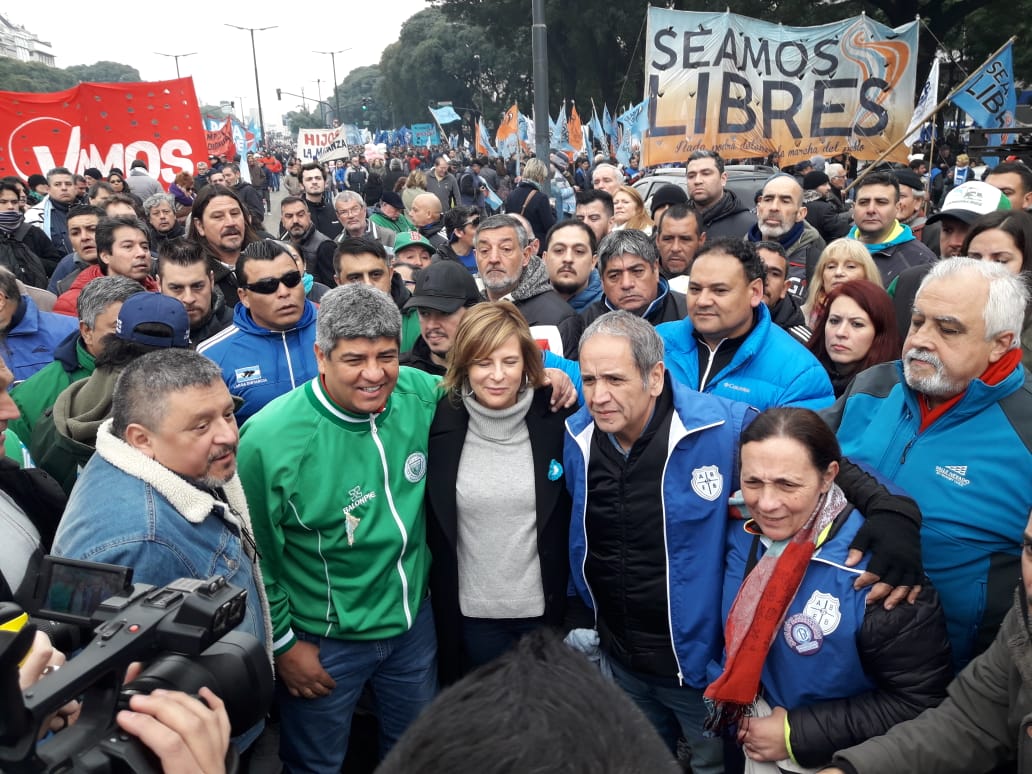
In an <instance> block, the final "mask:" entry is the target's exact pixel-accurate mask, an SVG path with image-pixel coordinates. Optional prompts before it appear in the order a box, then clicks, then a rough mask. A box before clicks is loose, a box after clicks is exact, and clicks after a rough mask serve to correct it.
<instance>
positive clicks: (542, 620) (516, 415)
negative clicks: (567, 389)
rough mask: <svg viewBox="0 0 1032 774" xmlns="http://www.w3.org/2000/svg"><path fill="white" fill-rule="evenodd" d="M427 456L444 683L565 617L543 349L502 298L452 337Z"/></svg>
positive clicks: (563, 547) (558, 430)
mask: <svg viewBox="0 0 1032 774" xmlns="http://www.w3.org/2000/svg"><path fill="white" fill-rule="evenodd" d="M441 386H442V387H443V388H444V390H445V394H444V396H443V397H442V398H441V400H440V402H439V403H438V404H437V413H436V414H435V416H434V421H433V425H432V426H431V428H430V445H429V448H428V451H427V461H428V463H427V464H428V468H427V488H426V492H427V496H426V503H427V543H428V545H429V547H430V552H431V554H432V555H433V558H434V561H433V564H432V565H431V568H430V588H431V590H432V592H433V603H434V617H435V619H436V622H437V639H438V649H437V653H438V672H439V676H440V679H441V682H442V684H447V683H450V682H454V681H455V680H457V679H458V678H459V677H461V676H462V675H463V674H464V673H465V672H467V671H469V670H470V669H472V668H473V667H476V666H479V665H480V664H484V663H486V662H488V661H490V660H492V659H493V658H495V657H496V656H498V655H500V654H501V653H503V652H504V651H506V650H508V649H509V648H510V647H512V645H513V644H515V643H516V641H517V640H519V638H520V637H521V636H522V635H524V634H526V633H527V632H529V631H531V630H533V629H536V628H538V627H541V626H547V625H558V624H559V623H561V621H562V619H563V613H564V611H565V604H566V586H567V580H568V577H569V556H568V550H569V549H568V540H569V528H570V496H569V493H568V492H567V490H566V486H565V484H564V480H563V468H562V465H561V464H560V462H559V461H560V460H562V458H563V455H562V452H563V436H564V431H565V426H564V421H565V419H566V417H567V416H569V414H571V413H572V410H570V409H567V410H561V411H557V412H553V411H552V410H551V407H550V400H551V397H552V388H551V387H550V386H548V385H547V384H546V375H545V371H544V368H543V367H542V362H541V351H540V350H539V349H538V347H537V346H536V344H535V343H534V339H533V337H532V336H531V333H530V328H529V327H528V326H527V323H526V320H524V319H523V316H522V315H521V314H520V313H519V311H518V310H517V309H516V307H515V306H514V305H513V304H512V303H511V302H509V301H498V302H494V303H488V302H485V303H480V304H477V305H476V306H473V307H470V308H469V309H468V310H467V311H466V313H465V314H464V315H463V317H462V321H461V322H460V323H459V326H458V329H457V330H456V333H455V343H454V345H453V346H452V349H451V352H449V355H448V371H447V373H446V374H445V377H444V381H443V382H442V385H441Z"/></svg>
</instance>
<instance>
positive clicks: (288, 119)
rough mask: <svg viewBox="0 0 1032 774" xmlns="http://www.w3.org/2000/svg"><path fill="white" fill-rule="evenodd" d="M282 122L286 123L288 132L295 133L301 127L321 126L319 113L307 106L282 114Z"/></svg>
mask: <svg viewBox="0 0 1032 774" xmlns="http://www.w3.org/2000/svg"><path fill="white" fill-rule="evenodd" d="M283 123H284V124H286V125H287V128H288V129H289V130H290V134H293V135H296V134H297V133H298V131H299V130H301V129H312V128H314V127H318V126H322V124H320V123H319V115H318V114H317V113H313V112H311V111H310V110H308V108H305V109H303V110H291V111H290V112H289V113H286V114H285V115H284V116H283Z"/></svg>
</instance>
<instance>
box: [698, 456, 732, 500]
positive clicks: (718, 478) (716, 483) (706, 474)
mask: <svg viewBox="0 0 1032 774" xmlns="http://www.w3.org/2000/svg"><path fill="white" fill-rule="evenodd" d="M692 490H693V491H694V492H695V494H697V495H698V496H699V497H701V498H702V499H704V500H709V501H710V502H712V501H713V500H716V499H717V498H718V497H720V493H721V492H723V491H724V476H723V475H721V473H720V468H718V467H717V466H716V465H703V466H702V467H701V468H696V469H695V470H693V471H692Z"/></svg>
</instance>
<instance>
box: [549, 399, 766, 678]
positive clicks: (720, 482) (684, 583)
mask: <svg viewBox="0 0 1032 774" xmlns="http://www.w3.org/2000/svg"><path fill="white" fill-rule="evenodd" d="M753 416H755V413H754V411H753V410H752V409H750V408H749V407H748V406H746V405H745V404H743V403H738V402H733V401H728V400H724V399H721V398H715V397H712V396H707V395H699V394H698V393H696V392H693V391H692V390H690V389H688V388H687V387H684V386H683V385H679V384H677V382H676V381H673V415H672V416H671V421H670V434H669V440H668V442H667V459H666V464H665V466H664V469H663V474H662V492H661V493H657V494H661V495H662V503H663V514H664V515H663V519H664V523H663V529H664V545H665V549H666V557H667V561H666V567H665V568H656V570H657V572H659V571H662V572H664V573H665V575H666V597H667V600H666V602H667V605H668V609H669V621H670V630H671V636H672V639H673V642H672V645H673V650H674V654H675V657H676V659H677V666H678V671H679V675H678V677H679V678H680V679H681V680H682V681H683V682H684V683H686V684H688V685H690V686H691V687H693V688H704V687H705V686H706V668H707V665H708V664H709V663H710V661H711V660H713V659H714V658H716V657H717V656H718V655H719V653H720V648H721V620H720V615H719V610H720V596H721V586H722V581H723V575H724V540H725V537H726V534H727V524H728V506H727V499H728V495H729V494H730V493H731V492H732V491H734V490H735V489H737V487H738V484H737V482H738V470H737V463H736V460H737V454H738V438H739V436H740V435H741V432H742V430H743V429H744V428H745V426H746V425H747V424H748V423H749V421H751V419H752V417H753ZM595 432H596V426H595V423H594V421H593V420H592V418H591V414H590V413H589V411H588V409H587V407H583V408H581V409H580V410H579V411H578V412H577V413H576V414H575V415H574V416H572V417H570V419H568V420H567V422H566V441H565V446H564V450H563V460H564V462H563V464H564V466H565V468H566V486H567V488H568V489H569V490H570V494H571V495H572V497H573V510H572V513H571V516H570V571H571V577H572V580H573V585H574V588H575V589H576V591H577V593H578V595H579V596H580V597H581V599H583V601H584V602H585V603H586V604H587V605H588V606H589V607H591V609H593V610H594V609H595V603H594V598H593V592H592V589H591V587H590V586H589V584H588V582H587V580H586V577H585V569H584V568H585V562H586V561H587V556H588V552H589V550H590V544H591V539H592V538H591V535H589V534H587V528H586V516H587V506H588V502H587V498H588V492H587V477H588V465H589V462H590V459H589V458H590V452H591V442H592V435H593V434H594V433H595ZM596 615H597V613H596Z"/></svg>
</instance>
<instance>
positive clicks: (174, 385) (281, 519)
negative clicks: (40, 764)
mask: <svg viewBox="0 0 1032 774" xmlns="http://www.w3.org/2000/svg"><path fill="white" fill-rule="evenodd" d="M946 157H947V158H948V157H949V155H948V154H947V156H946ZM941 158H942V154H941V153H940V160H941ZM849 162H850V160H849V159H847V158H842V159H832V160H830V161H828V160H825V159H824V158H822V157H817V158H815V159H812V160H810V161H808V162H806V163H804V164H797V165H795V166H794V167H786V168H785V169H782V170H781V171H775V172H774V173H772V174H771V175H770V176H769V178H768V179H766V180H765V181H763V183H762V185H761V186H760V188H759V190H757V191H756V192H755V196H754V197H753V199H752V201H748V200H744V199H743V198H742V197H741V196H740V195H738V194H736V193H735V192H734V191H733V190H732V189H731V188H730V187H729V186H728V170H727V168H726V165H725V160H724V159H723V158H722V157H721V156H720V155H719V154H718V153H715V152H712V151H705V150H701V151H696V152H693V153H691V154H690V155H689V156H688V158H687V159H686V160H685V163H684V181H683V183H681V184H667V185H664V186H660V187H658V188H654V189H652V190H651V195H649V196H648V197H647V198H645V197H643V195H642V192H641V191H642V189H640V188H638V187H635V185H634V182H636V180H637V179H638V178H639V177H640V176H642V175H644V174H647V171H645V170H642V169H640V168H639V166H640V165H639V164H638V163H637V159H632V163H631V164H630V165H629V167H621V166H620V165H618V164H616V163H613V160H611V159H606V158H604V157H602V156H601V155H600V156H599V157H597V158H594V159H589V158H584V157H575V158H570V157H569V156H567V155H566V154H563V153H560V152H555V151H553V152H552V153H550V154H549V156H548V158H540V159H539V158H529V159H521V160H520V161H519V163H518V164H517V163H516V162H515V160H513V161H512V163H510V164H506V163H503V162H502V161H501V160H494V161H492V160H489V159H485V158H475V157H473V158H471V157H465V156H464V155H463V154H462V153H461V152H459V153H453V155H452V156H449V155H447V154H446V153H441V152H438V153H436V154H435V153H431V151H430V150H429V149H414V148H410V149H407V150H398V151H389V152H388V153H387V154H386V158H383V159H380V158H376V159H371V160H368V162H367V160H366V159H365V158H364V157H362V156H361V155H360V154H355V155H354V156H353V157H351V158H348V159H341V160H338V161H334V162H330V163H328V164H319V163H317V162H302V161H300V160H299V159H297V158H295V157H293V156H291V155H289V154H283V153H279V154H277V153H271V152H270V153H265V152H262V153H256V154H248V158H247V159H246V160H245V163H246V167H242V166H241V162H239V161H232V160H227V159H225V158H224V157H223V158H220V157H213V158H211V159H209V160H208V161H207V162H201V163H199V164H198V165H197V168H196V170H195V172H194V173H193V174H189V173H185V172H184V173H182V174H180V175H178V176H177V177H176V179H175V183H174V184H172V185H170V187H169V190H168V191H166V190H165V189H164V188H163V187H162V186H161V185H160V184H159V183H158V181H157V180H156V179H155V178H153V177H151V176H150V174H149V173H148V171H147V169H146V166H145V164H144V162H142V161H136V162H133V163H132V164H131V168H130V171H129V174H123V173H122V171H121V170H118V169H112V170H109V171H108V173H107V174H106V175H105V174H102V173H101V172H100V170H95V169H88V170H85V171H84V173H83V175H82V176H81V177H82V180H80V179H79V178H80V176H78V175H75V174H73V173H72V172H71V171H70V170H68V169H65V168H61V167H58V168H55V169H52V170H50V171H49V172H48V174H47V175H46V177H45V178H44V179H43V180H42V181H40V180H38V179H30V180H28V181H21V180H19V179H17V178H5V179H3V180H0V329H2V330H3V334H4V335H3V337H2V350H0V355H2V358H3V366H2V368H0V387H3V388H4V390H3V392H2V393H0V395H2V399H0V409H2V411H0V424H2V426H3V427H4V428H5V434H4V447H5V457H4V459H3V460H0V491H2V492H3V497H2V498H0V523H2V524H3V525H4V533H5V534H7V535H11V536H12V538H11V539H9V540H6V541H4V543H3V544H2V545H0V599H8V598H9V599H14V600H18V601H19V602H24V600H26V599H27V596H28V595H29V592H30V588H31V586H32V584H33V581H34V577H35V572H36V568H37V566H38V560H39V557H40V556H41V555H42V554H44V553H47V552H52V553H54V554H56V555H60V556H65V557H69V558H73V559H79V560H88V561H94V562H105V563H109V564H116V565H126V566H130V567H132V568H133V570H134V578H135V580H137V581H139V582H144V583H151V584H154V585H163V584H165V583H168V582H169V581H171V580H174V579H175V578H179V577H198V578H206V577H209V576H212V575H216V574H220V575H223V576H225V577H226V579H227V580H228V581H229V582H231V583H233V584H236V585H238V586H241V587H243V588H245V589H246V590H247V609H246V612H245V616H244V620H243V621H242V622H241V624H240V626H239V627H238V628H239V629H240V630H241V631H243V632H246V633H247V634H249V635H251V636H253V637H255V638H256V639H257V640H258V641H259V642H261V643H262V644H263V645H264V647H265V649H266V652H267V655H268V660H269V664H270V667H271V668H274V670H275V675H276V695H275V700H274V702H275V710H274V712H273V714H272V716H271V717H272V718H273V721H271V722H269V723H259V724H258V725H256V726H255V727H253V728H251V729H249V730H247V731H246V732H244V733H241V734H238V735H237V736H235V737H234V738H233V740H232V744H233V746H234V748H235V749H236V750H238V751H239V752H240V753H242V755H243V761H244V765H245V767H250V768H251V770H253V771H256V772H257V771H264V770H278V769H279V766H280V765H282V766H283V767H284V768H285V770H287V771H291V772H295V771H296V772H316V771H318V772H339V771H340V770H341V767H342V766H343V765H344V762H345V759H346V758H347V757H348V753H349V749H352V754H354V751H353V748H354V747H355V743H356V741H359V742H360V741H362V740H356V737H355V735H354V734H352V719H353V717H354V715H355V714H356V713H360V714H363V715H365V714H370V713H371V714H372V715H373V716H375V718H376V721H377V723H378V729H379V736H378V740H379V743H378V751H377V753H378V757H380V758H382V759H383V770H384V771H415V770H419V771H434V770H440V771H445V770H449V771H453V770H457V769H455V768H454V765H455V764H454V762H453V763H446V761H454V750H455V749H459V750H462V751H463V752H462V755H463V756H465V758H466V759H467V760H470V761H471V760H484V759H490V758H491V756H492V755H494V756H501V755H507V754H509V753H507V752H504V751H505V750H507V747H506V745H507V744H509V742H510V741H511V740H508V741H507V737H508V736H510V735H511V731H509V730H508V727H509V725H510V723H512V724H513V725H514V727H516V728H520V729H522V730H521V731H520V733H521V734H522V735H523V737H522V742H523V744H524V746H525V747H526V748H527V750H526V751H524V752H522V753H520V755H527V756H532V755H533V754H536V753H539V752H542V751H545V752H547V750H546V749H544V748H546V747H547V748H548V749H549V750H550V749H551V747H549V745H552V744H558V745H559V746H557V747H556V749H555V753H554V754H555V755H566V754H569V755H578V756H584V759H585V760H586V759H588V758H589V757H591V756H596V757H593V758H591V759H592V760H595V759H597V754H598V753H597V751H595V752H589V751H587V750H586V749H584V748H583V747H580V746H578V741H579V743H581V744H582V743H584V740H583V739H580V740H576V739H574V740H573V741H570V740H569V739H567V741H566V742H565V743H564V744H566V745H568V746H569V749H568V750H567V749H563V747H562V744H560V743H556V742H555V741H554V734H555V732H556V730H557V729H562V728H564V727H569V728H570V729H577V733H579V734H621V733H622V734H625V735H626V733H627V732H626V729H636V731H635V732H634V735H633V736H634V738H633V739H626V740H625V741H626V742H627V749H624V750H622V751H620V752H617V751H612V752H611V753H610V754H609V759H608V760H607V761H602V762H601V763H599V765H598V768H597V770H599V771H607V770H612V771H630V770H649V771H660V770H664V767H666V768H668V769H671V770H676V764H675V763H674V761H675V759H679V760H680V762H681V764H682V765H683V766H685V767H690V770H691V771H693V772H695V773H696V774H704V773H707V772H724V771H728V772H736V771H743V770H744V771H748V772H754V773H756V774H761V773H763V772H771V773H772V774H773V772H777V771H797V772H809V771H820V770H828V771H844V772H848V773H849V774H867V773H868V772H882V771H902V770H914V771H942V772H950V771H956V772H964V773H965V774H968V773H970V772H976V771H984V772H992V771H997V770H1000V771H1002V770H1007V767H1011V769H1013V767H1014V765H1015V762H1017V761H1021V762H1024V765H1032V752H1030V749H1032V748H1030V747H1029V742H1028V734H1027V733H1026V729H1025V725H1026V722H1025V721H1024V720H1023V718H1024V716H1025V714H1026V713H1028V712H1030V711H1032V699H1030V690H1032V681H1030V680H1029V679H1028V678H1027V676H1028V674H1029V669H1028V663H1029V661H1030V659H1032V642H1030V638H1032V628H1030V625H1029V615H1030V612H1032V607H1030V602H1029V599H1028V594H1029V592H1030V591H1032V496H1030V492H1032V490H1030V489H1029V486H1028V481H1029V480H1032V448H1030V444H1032V392H1030V390H1029V387H1028V385H1027V381H1026V380H1027V379H1028V371H1027V370H1026V366H1027V365H1028V364H1029V363H1032V359H1030V358H1032V333H1030V330H1032V328H1030V323H1029V318H1030V316H1029V309H1030V289H1029V286H1028V281H1029V274H1028V272H1027V270H1028V269H1029V266H1030V263H1032V215H1030V214H1029V213H1028V212H1026V211H1025V208H1026V207H1032V169H1030V168H1029V167H1027V166H1026V165H1025V164H1024V163H1023V162H1021V161H1019V160H1008V161H1005V162H1003V163H1001V164H999V165H998V166H996V167H994V168H992V169H988V170H986V172H985V174H984V176H983V179H976V175H975V174H974V172H973V171H972V170H971V169H970V166H969V165H970V159H968V158H967V157H966V156H965V155H964V154H960V155H958V156H957V157H956V160H955V162H954V165H953V166H951V167H948V168H947V169H945V170H943V169H942V167H941V166H940V165H935V166H934V168H933V174H932V175H931V176H928V164H926V163H925V161H924V159H923V158H915V159H914V160H913V161H912V162H911V163H910V164H909V165H907V166H902V165H884V166H880V167H878V168H866V169H858V168H857V167H856V165H855V163H849ZM245 168H246V170H247V171H246V174H242V171H243V169H245ZM936 171H937V174H934V173H935V172H936ZM35 177H36V176H34V178H35ZM245 178H246V179H249V180H250V182H246V180H245ZM281 188H282V192H283V194H285V195H283V196H277V197H275V201H276V202H277V204H278V209H279V212H278V215H279V224H278V227H276V228H273V229H272V230H271V232H270V231H269V230H267V227H266V224H267V223H269V222H270V216H272V215H275V213H273V212H271V211H270V210H271V208H272V205H273V201H274V199H273V197H271V195H270V194H271V193H273V192H277V191H279V190H280V189H281ZM40 192H43V193H42V194H41V193H40ZM37 196H41V198H39V200H38V202H36V203H32V199H33V198H35V197H37ZM1022 578H1023V582H1022ZM556 633H558V637H559V638H560V639H562V638H565V644H561V643H560V642H559V640H558V639H556V638H555V636H554V635H555V634H556ZM44 647H45V646H40V648H41V651H40V652H44V651H43V650H42V649H43V648H44ZM45 652H46V653H48V654H49V653H50V651H45ZM49 658H50V656H49V655H48V659H49ZM571 658H572V659H574V660H573V661H572V662H570V661H569V659H571ZM36 661H39V657H38V656H37V658H36ZM46 662H47V659H44V660H42V661H40V664H37V665H35V666H33V667H31V668H30V669H29V670H28V671H33V670H35V671H36V672H39V671H40V670H39V669H37V668H36V667H40V668H41V665H42V664H45V663H46ZM514 665H519V669H520V670H521V671H517V672H514V671H513V670H514V669H516V668H517V667H516V666H514ZM542 675H549V676H550V677H548V678H543V677H542ZM35 677H38V674H37V675H35V676H34V678H35ZM40 679H46V677H42V678H40ZM549 680H553V681H554V682H555V685H552V686H550V689H549V690H554V691H556V693H557V695H558V694H559V693H562V692H563V691H560V690H559V686H561V685H564V684H565V688H564V691H565V693H566V695H565V697H564V698H562V699H558V698H557V699H556V701H554V702H548V703H547V705H548V706H547V708H545V709H543V710H541V712H542V719H541V720H540V722H537V723H534V722H529V721H528V720H527V718H526V716H525V715H524V714H523V713H524V712H526V711H527V710H528V708H529V707H530V706H536V705H535V703H534V701H532V700H530V699H526V701H527V704H526V706H523V705H521V706H518V707H513V706H509V705H510V704H511V703H512V702H520V701H524V699H519V698H518V697H519V696H520V695H521V689H520V687H519V686H516V685H513V683H514V682H517V683H518V682H524V681H525V682H526V684H527V685H538V684H539V683H548V682H549ZM506 681H507V683H508V688H506ZM564 681H572V683H576V686H573V685H572V684H570V683H564ZM509 689H511V692H507V691H508V690H509ZM542 690H545V689H544V688H543V689H542ZM209 693H210V692H209ZM488 696H490V697H492V700H491V701H485V697H488ZM614 697H616V698H614ZM160 698H163V699H165V700H169V699H168V698H167V697H160ZM203 698H204V699H205V702H206V703H204V704H202V703H200V702H197V703H196V704H191V703H177V704H176V706H177V707H178V708H179V710H181V712H180V713H179V714H182V713H186V715H188V716H189V718H190V719H191V722H193V723H197V722H204V723H208V724H209V725H211V724H214V725H213V727H214V728H216V729H219V733H217V734H214V733H213V734H208V735H206V736H204V737H203V738H201V739H199V741H198V742H197V747H196V750H195V752H196V756H194V757H193V758H183V757H182V756H178V757H176V760H177V761H179V762H181V761H183V760H190V761H192V763H193V764H196V763H197V761H198V760H199V757H198V756H203V757H205V759H206V760H209V759H211V758H212V747H213V746H214V747H216V748H217V747H218V746H219V744H221V742H220V740H228V730H227V729H228V725H226V726H225V729H223V725H224V723H223V720H224V715H225V711H224V710H223V709H222V707H221V703H220V702H218V700H217V699H215V698H214V697H213V696H209V695H208V694H205V695H203ZM175 701H176V702H180V699H178V698H177V699H175ZM184 701H185V700H184ZM190 701H191V702H194V701H196V700H194V699H190ZM133 709H134V710H138V712H137V714H127V715H126V716H125V717H120V723H122V725H123V728H124V729H126V730H127V731H129V732H130V733H137V734H140V735H143V734H147V735H148V737H149V736H150V735H151V734H153V733H154V729H153V728H152V727H151V726H150V725H148V724H147V722H146V721H145V719H143V716H144V715H147V716H148V717H149V718H150V720H155V718H157V719H158V721H160V719H161V717H162V714H161V712H162V711H161V709H160V707H158V708H154V707H151V706H150V705H149V704H148V700H147V699H142V700H140V701H136V700H134V705H133ZM148 713H149V714H148ZM463 713H466V714H463ZM179 714H175V717H179ZM172 716H173V715H169V717H172ZM212 718H216V719H217V720H215V721H213V720H212ZM465 721H468V723H467V722H465ZM171 725H172V726H173V727H174V730H177V733H179V734H180V735H181V736H188V735H189V732H188V731H186V730H184V729H186V728H187V725H184V724H183V723H180V722H178V721H176V722H175V723H172V724H171ZM618 728H619V729H620V730H616V729H618ZM223 731H224V732H225V733H223ZM442 738H443V739H447V740H451V741H448V742H447V743H446V742H442V741H441V740H442ZM270 739H271V740H273V741H275V740H277V739H278V749H277V750H276V751H275V753H274V754H273V755H272V756H271V758H272V759H274V761H273V762H272V763H271V764H270V762H269V761H268V760H263V759H262V758H261V756H260V755H258V754H257V752H256V751H257V750H259V749H261V747H262V744H263V740H270ZM417 739H418V740H421V741H420V742H419V743H417V742H416V741H414V740H417ZM546 740H552V741H548V742H546ZM44 743H45V742H44ZM181 751H182V750H181V749H180V752H181ZM428 751H434V755H433V756H431V754H430V752H428ZM512 755H515V753H512ZM450 756H451V757H450ZM635 756H636V757H637V760H638V762H639V768H637V769H634V768H627V767H626V766H629V765H631V764H622V763H621V764H618V763H617V761H619V760H624V759H625V758H627V757H630V758H632V759H633V758H634V757H635ZM215 758H218V756H215ZM168 760H169V761H170V766H169V770H172V769H173V768H174V766H172V764H171V761H172V760H173V758H172V757H171V754H169V757H168ZM524 760H528V761H529V760H530V758H529V757H528V758H525V759H524ZM417 762H418V763H417ZM435 762H436V765H437V768H434V765H435ZM646 762H648V763H646ZM205 765H208V764H205ZM213 765H215V766H216V768H217V765H218V764H217V762H216V763H215V764H213ZM527 765H528V766H529V765H530V764H529V763H528V764H527ZM557 765H558V764H557ZM263 766H271V768H268V769H265V768H262V767H263ZM605 766H612V767H613V768H604V767H605ZM618 766H620V767H618ZM640 766H645V767H646V768H640ZM671 767H672V768H671ZM826 767H834V768H826ZM183 770H188V769H183ZM205 770H209V769H207V768H206V769H205ZM346 770H347V769H346ZM356 770H358V769H357V768H356ZM478 770H481V771H487V770H491V769H488V768H480V769H478ZM593 770H596V769H593Z"/></svg>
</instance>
